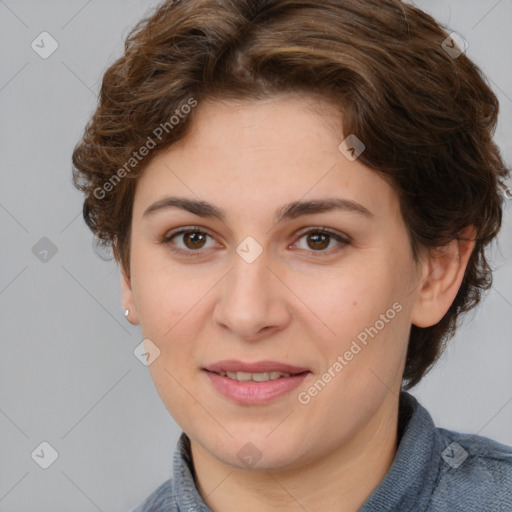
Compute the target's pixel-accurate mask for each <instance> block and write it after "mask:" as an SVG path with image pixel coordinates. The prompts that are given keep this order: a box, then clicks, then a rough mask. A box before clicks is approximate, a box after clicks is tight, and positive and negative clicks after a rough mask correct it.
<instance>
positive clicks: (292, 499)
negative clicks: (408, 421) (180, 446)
mask: <svg viewBox="0 0 512 512" xmlns="http://www.w3.org/2000/svg"><path fill="white" fill-rule="evenodd" d="M388 399H389V402H388V403H384V404H383V405H382V407H381V409H380V410H379V411H378V412H377V414H376V415H375V416H374V417H373V418H372V420H371V421H370V422H368V423H367V424H366V425H365V426H364V427H363V428H362V429H361V430H360V431H359V432H358V433H357V434H356V435H355V436H353V437H352V438H351V439H350V440H348V441H347V442H345V443H343V444H342V445H341V446H339V447H338V448H336V449H335V450H332V451H330V452H329V453H328V455H326V456H323V457H320V458H318V459H317V460H315V461H313V462H311V463H309V464H307V465H303V466H301V467H299V468H294V469H283V470H276V469H271V470H266V471H265V470H258V471H254V470H246V469H238V468H234V467H233V466H230V465H227V464H224V463H223V462H222V461H219V460H218V459H216V458H215V457H213V456H212V455H211V454H210V453H209V452H207V451H206V450H204V449H203V448H202V447H201V446H199V445H197V443H195V442H194V441H192V440H191V452H192V458H193V461H194V469H195V474H196V482H197V487H198V490H199V493H200V494H201V496H202V498H203V500H204V501H205V503H206V504H207V505H208V506H209V507H210V508H211V509H212V510H213V511H216V512H217V511H218V512H235V511H236V512H239V511H240V504H241V503H243V510H244V512H274V511H277V510H279V511H285V512H292V511H293V512H296V511H300V510H307V511H308V512H320V511H322V512H323V511H325V510H337V511H339V512H356V511H357V510H359V508H360V507H361V506H362V505H363V503H364V502H365V501H366V499H367V498H368V496H369V495H370V494H371V493H372V492H373V491H374V490H375V488H376V487H377V486H378V485H379V483H380V482H381V481H382V480H383V478H384V476H385V475H386V473H387V471H388V470H389V468H390V466H391V464H392V462H393V459H394V457H395V454H396V449H397V426H398V399H397V397H396V396H394V395H392V394H391V393H390V394H389V395H388Z"/></svg>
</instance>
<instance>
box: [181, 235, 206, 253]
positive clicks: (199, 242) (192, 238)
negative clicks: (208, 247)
mask: <svg viewBox="0 0 512 512" xmlns="http://www.w3.org/2000/svg"><path fill="white" fill-rule="evenodd" d="M205 240H206V236H205V233H201V232H199V231H189V232H187V233H183V243H184V244H185V246H186V247H187V249H191V250H195V249H201V248H202V247H203V245H204V242H205Z"/></svg>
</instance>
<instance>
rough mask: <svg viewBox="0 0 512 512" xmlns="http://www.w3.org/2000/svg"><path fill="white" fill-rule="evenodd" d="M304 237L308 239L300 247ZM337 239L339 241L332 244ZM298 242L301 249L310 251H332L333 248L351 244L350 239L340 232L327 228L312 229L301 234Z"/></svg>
mask: <svg viewBox="0 0 512 512" xmlns="http://www.w3.org/2000/svg"><path fill="white" fill-rule="evenodd" d="M302 239H304V240H305V241H306V243H305V247H304V245H303V246H302V247H300V243H299V242H300V241H301V240H302ZM333 241H335V242H337V243H335V244H334V246H333V244H332V242H333ZM297 243H298V244H299V249H304V250H306V251H308V252H310V253H315V252H316V253H321V254H323V253H326V254H328V253H331V252H332V251H331V249H333V250H337V249H338V250H340V249H342V248H343V247H344V246H346V245H350V239H349V238H348V237H347V238H345V237H343V236H341V235H340V234H338V233H335V232H332V231H329V230H327V229H325V228H317V229H310V230H309V231H306V232H305V233H303V234H302V235H300V236H299V238H298V241H297ZM321 254H319V256H320V255H321Z"/></svg>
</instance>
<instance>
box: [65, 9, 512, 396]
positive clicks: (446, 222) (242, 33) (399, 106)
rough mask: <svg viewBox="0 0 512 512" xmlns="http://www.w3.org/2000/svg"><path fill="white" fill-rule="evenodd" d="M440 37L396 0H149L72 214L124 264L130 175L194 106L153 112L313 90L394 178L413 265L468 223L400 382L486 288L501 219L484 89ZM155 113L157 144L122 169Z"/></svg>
mask: <svg viewBox="0 0 512 512" xmlns="http://www.w3.org/2000/svg"><path fill="white" fill-rule="evenodd" d="M448 36H449V31H448V30H447V29H446V27H444V26H441V25H440V24H438V23H437V22H436V21H435V20H434V19H433V18H432V17H431V16H429V15H427V14H426V13H424V12H423V11H421V10H419V9H418V8H416V7H414V6H412V5H408V4H406V3H403V2H402V1H400V0H230V1H228V0H182V1H179V0H178V1H165V2H163V3H162V4H161V5H159V6H158V7H157V8H156V9H155V10H154V12H152V13H151V14H150V15H149V16H147V17H146V18H145V19H143V20H141V21H140V22H139V23H138V24H137V25H136V26H135V27H134V28H133V30H132V31H131V32H130V34H129V35H128V38H127V40H126V43H125V52H124V54H123V56H122V57H121V58H119V59H118V60H116V61H115V62H114V63H113V64H112V66H110V67H109V69H108V70H107V71H106V72H105V74H104V77H103V82H102V86H101V93H100V98H99V102H98V107H97V110H96V112H95V113H94V115H93V116H92V118H91V120H90V121H89V123H88V125H87V127H86V129H85V133H84V135H83V138H82V140H81V141H80V142H79V144H78V145H77V146H76V148H75V150H74V152H73V165H74V183H75V185H76V186H77V187H78V188H79V189H80V190H82V191H83V192H84V193H85V201H84V205H83V215H84V219H85V221H86V223H87V225H88V226H89V227H90V229H91V230H92V231H93V233H94V234H95V235H96V236H97V239H98V242H99V243H100V244H103V245H105V246H109V245H110V244H112V245H113V248H114V255H115V256H116V259H117V260H118V261H119V262H120V264H121V265H122V267H123V269H124V270H125V272H126V273H127V275H129V268H130V263H129V262H130V223H131V215H132V204H133V198H134V191H135V185H136V181H137V180H136V178H137V177H138V176H140V174H141V172H142V171H143V169H144V168H145V166H146V165H147V164H148V163H149V161H150V160H151V159H152V158H154V157H155V156H156V155H157V154H158V153H159V152H161V151H162V150H164V149H166V148H168V147H169V146H170V145H172V144H173V143H174V142H176V141H177V140H179V139H181V138H183V137H184V136H185V134H186V133H187V128H188V127H189V126H190V124H191V121H192V120H193V118H194V112H193V111H191V112H190V114H188V115H186V116H184V117H183V116H180V120H179V122H178V123H176V124H175V123H173V124H172V127H171V126H170V124H169V122H168V120H169V119H170V118H171V117H172V116H173V115H177V114H178V113H180V112H182V110H180V109H181V108H183V105H185V104H186V103H187V102H188V103H190V99H191V98H194V101H198V102H200V101H201V100H203V99H205V98H225V99H241V100H243V99H258V98H265V97H269V96H271V95H273V94H277V93H282V92H293V91H296V92H305V93H315V94H321V95H322V96H323V97H325V98H327V99H330V100H332V101H333V102H335V103H336V104H337V105H340V106H341V107H342V111H343V133H344V134H345V136H346V135H348V134H355V135H356V136H357V137H358V138H359V139H360V140H361V141H363V142H364V144H365V145H366V149H365V151H364V152H363V153H362V154H361V155H360V156H359V159H360V160H361V162H362V163H363V164H365V165H366V166H368V167H370V168H371V169H373V170H374V171H375V172H378V173H379V174H380V175H381V176H383V177H385V178H386V179H387V180H388V182H389V183H390V184H391V185H392V186H393V188H394V189H395V190H396V192H397V194H398V197H399V201H400V208H401V212H402V215H403V218H404V221H405V223H406V226H407V230H408V234H409V238H410V242H411V247H412V252H413V255H414V258H415V260H416V261H417V257H418V254H419V252H420V251H423V250H430V249H433V248H436V247H440V246H442V245H445V244H446V243H448V242H449V241H450V240H452V239H454V238H460V234H461V232H462V231H463V229H464V228H465V227H468V226H470V225H473V226H474V227H475V233H476V236H475V238H476V245H475V249H474V251H473V253H472V255H471V257H470V260H469V263H468V266H467V269H466V273H465V276H464V279H463V282H462V285H461V287H460V289H459V291H458V294H457V296H456V298H455V300H454V301H453V303H452V305H451V307H450V308H449V310H448V312H447V313H446V315H445V316H444V317H443V318H442V320H441V321H440V322H439V323H438V324H436V325H434V326H432V327H427V328H419V327H417V326H414V325H413V326H412V328H411V334H410V339H409V349H408V354H407V362H406V368H405V372H404V376H403V380H404V387H405V388H406V389H408V388H410V387H412V386H413V385H415V384H416V383H417V382H418V381H419V380H420V379H421V377H422V376H423V375H424V374H425V373H426V372H427V371H428V370H429V369H430V367H431V366H432V365H433V363H434V362H435V361H436V359H437V358H438V356H439V354H440V353H441V350H442V348H443V347H444V344H445V342H446V341H447V340H448V339H449V338H451V337H452V336H453V334H454V333H455V329H456V327H457V319H458V318H459V317H460V316H461V315H462V314H463V313H466V312H468V311H469V310H470V309H472V308H473V307H474V306H476V305H477V304H478V302H479V301H480V298H481V294H482V292H483V291H484V290H486V289H488V288H489V287H490V286H491V282H492V273H491V269H490V267H489V264H488V262H487V259H486V255H485V252H484V249H485V247H486V246H487V245H488V244H489V243H490V242H491V241H492V240H493V239H494V238H495V236H496V235H497V233H498V231H499V229H500V226H501V221H502V203H503V200H504V199H503V194H502V193H501V192H502V190H500V189H503V190H504V187H505V185H504V180H505V178H506V176H507V175H508V173H509V170H508V169H507V168H506V167H505V165H504V163H503V161H502V158H501V156H500V151H499V149H498V147H497V146H496V144H495V143H494V142H493V140H492V137H493V135H494V130H495V127H496V122H497V116H498V108H499V105H498V100H497V98H496V96H495V95H494V93H493V92H492V90H491V89H490V87H489V86H488V84H487V81H486V79H485V77H484V76H483V74H482V72H481V71H480V69H479V68H478V67H477V66H476V65H475V64H474V63H473V62H472V61H471V60H470V59H469V58H468V57H467V56H466V55H465V54H464V53H462V54H461V55H458V56H456V55H453V54H450V53H449V52H448V51H447V47H446V43H443V42H444V41H445V40H446V39H447V37H448ZM449 46H453V44H450V45H449ZM164 123H167V124H166V125H165V126H167V127H168V129H166V130H165V134H163V130H161V131H162V137H161V138H160V140H159V141H158V144H157V145H156V147H155V148H154V149H152V150H151V151H150V152H149V154H148V155H147V156H145V157H144V158H141V159H140V162H139V161H137V162H136V163H135V164H134V165H133V166H132V167H131V168H127V167H126V162H127V161H130V159H131V158H133V155H134V152H136V151H137V150H138V149H139V148H141V147H142V146H143V145H146V144H147V141H148V140H149V138H148V137H151V134H152V133H154V131H155V127H157V126H164ZM158 133H160V132H158ZM152 139H153V138H152ZM155 142H156V141H155ZM132 163H133V162H132ZM123 166H124V167H123ZM123 168H124V169H125V171H126V172H120V171H121V169H123ZM116 175H117V178H116V181H115V182H114V181H112V180H113V178H115V176H116ZM121 175H122V176H121ZM121 177H122V178H123V179H120V178H121ZM107 182H108V183H110V185H109V186H108V187H105V185H106V184H107ZM107 189H108V190H107ZM99 190H100V191H102V192H100V193H99V192H98V191H99ZM107 192H108V193H107Z"/></svg>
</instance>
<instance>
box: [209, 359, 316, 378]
mask: <svg viewBox="0 0 512 512" xmlns="http://www.w3.org/2000/svg"><path fill="white" fill-rule="evenodd" d="M204 370H207V371H209V372H215V373H219V372H246V373H267V372H281V373H289V374H291V375H297V374H299V373H304V372H307V371H309V370H308V369H307V368H302V367H300V366H293V365H291V364H285V363H279V362H278V361H258V362H254V363H244V362H242V361H237V360H235V359H229V360H226V361H219V362H217V363H213V364H210V365H208V366H206V367H205V368H204Z"/></svg>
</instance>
